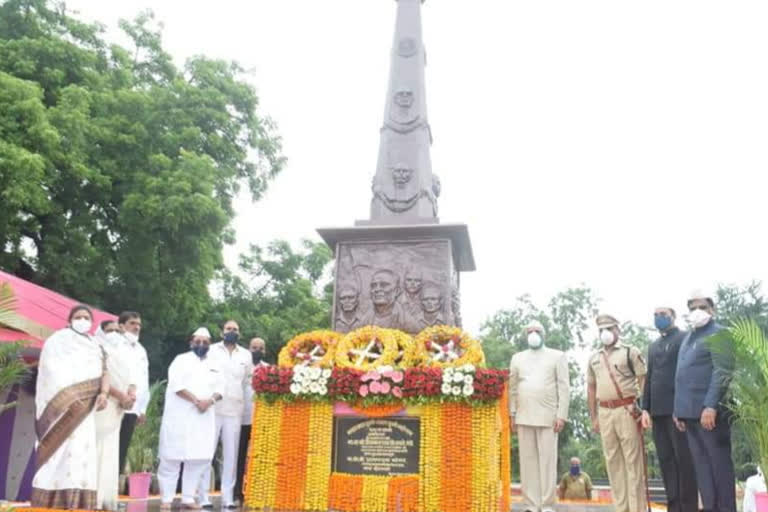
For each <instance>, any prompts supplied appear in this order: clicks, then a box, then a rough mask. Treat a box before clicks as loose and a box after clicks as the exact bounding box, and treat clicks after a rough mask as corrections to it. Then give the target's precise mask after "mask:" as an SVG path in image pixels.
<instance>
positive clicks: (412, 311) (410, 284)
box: [318, 224, 475, 334]
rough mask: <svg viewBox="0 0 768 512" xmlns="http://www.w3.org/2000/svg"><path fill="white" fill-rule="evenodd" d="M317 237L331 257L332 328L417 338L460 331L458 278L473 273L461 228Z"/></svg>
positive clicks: (385, 229)
mask: <svg viewBox="0 0 768 512" xmlns="http://www.w3.org/2000/svg"><path fill="white" fill-rule="evenodd" d="M318 232H319V233H320V235H321V236H322V237H323V239H324V240H325V242H326V243H327V244H328V245H329V246H330V247H331V248H332V249H333V250H334V251H335V255H336V272H335V279H334V303H333V318H332V325H333V328H334V330H336V331H339V332H349V331H350V330H354V329H356V328H358V327H363V326H365V325H378V326H381V327H388V328H395V329H400V330H402V331H405V332H408V333H411V334H416V333H418V332H419V331H421V330H422V329H424V328H426V327H430V326H432V325H461V312H460V307H459V306H460V304H459V272H460V271H471V270H474V269H475V262H474V257H473V255H472V248H471V245H470V242H469V233H468V231H467V227H466V226H465V225H463V224H426V225H399V226H355V227H351V228H326V229H319V230H318Z"/></svg>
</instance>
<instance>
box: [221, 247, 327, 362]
mask: <svg viewBox="0 0 768 512" xmlns="http://www.w3.org/2000/svg"><path fill="white" fill-rule="evenodd" d="M331 259H332V254H331V250H330V249H329V248H328V246H327V245H325V244H324V243H322V242H312V241H309V240H304V241H303V242H302V244H301V249H300V250H298V251H297V250H294V249H293V248H291V246H290V244H288V242H285V241H282V240H277V241H274V242H272V243H271V244H269V246H268V247H267V248H266V249H265V248H262V247H258V246H255V245H254V246H251V248H250V251H249V253H248V254H245V255H242V256H241V258H240V268H239V271H240V272H239V274H238V275H235V274H233V273H231V272H223V273H222V276H221V281H220V286H221V298H220V299H219V300H217V301H216V303H215V304H214V305H213V306H212V308H211V313H210V315H209V317H210V318H216V319H219V321H224V320H225V319H228V318H233V319H235V320H237V321H238V323H239V324H240V330H241V332H243V333H244V336H246V337H248V338H250V337H255V336H258V337H260V338H263V339H264V341H265V342H266V344H267V352H268V359H269V360H271V361H274V360H275V359H276V358H277V353H278V352H279V351H280V348H282V346H283V345H284V344H285V343H286V342H287V341H288V340H290V339H291V338H292V337H294V336H296V335H297V334H300V333H302V332H305V331H310V330H313V329H328V328H330V317H331V315H330V313H331V303H332V293H333V285H332V283H331V282H330V279H329V273H328V266H329V263H330V262H331Z"/></svg>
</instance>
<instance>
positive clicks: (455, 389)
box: [440, 364, 475, 397]
mask: <svg viewBox="0 0 768 512" xmlns="http://www.w3.org/2000/svg"><path fill="white" fill-rule="evenodd" d="M474 382H475V367H474V366H473V365H471V364H465V365H464V366H459V367H456V368H453V367H451V366H449V367H448V368H445V369H443V385H442V386H440V391H441V392H442V394H443V395H446V396H465V397H469V396H472V395H473V394H474V393H475V386H474V385H473V384H474Z"/></svg>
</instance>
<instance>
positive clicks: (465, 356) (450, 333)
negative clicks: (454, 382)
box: [414, 325, 485, 368]
mask: <svg viewBox="0 0 768 512" xmlns="http://www.w3.org/2000/svg"><path fill="white" fill-rule="evenodd" d="M414 341H415V343H416V344H417V345H419V346H420V347H422V350H424V353H426V354H427V357H428V360H427V362H426V364H427V366H439V367H441V368H445V367H449V366H462V365H465V364H473V365H475V366H484V365H485V354H484V353H483V348H482V347H481V346H480V342H479V341H477V340H476V339H474V338H473V337H472V336H470V335H469V334H468V333H466V332H464V331H463V330H462V329H461V328H460V327H454V326H450V325H437V326H435V327H427V328H426V329H424V330H423V331H421V332H420V333H419V334H418V335H417V336H416V339H415V340H414ZM449 347H453V349H455V350H456V353H457V354H458V357H457V358H455V359H451V360H448V361H440V360H437V359H435V357H434V356H433V355H432V354H434V353H438V354H439V353H441V351H448V348H449Z"/></svg>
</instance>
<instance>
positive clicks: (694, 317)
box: [688, 309, 712, 327]
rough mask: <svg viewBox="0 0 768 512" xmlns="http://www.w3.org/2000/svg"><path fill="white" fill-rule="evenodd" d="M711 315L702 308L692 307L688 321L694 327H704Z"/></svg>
mask: <svg viewBox="0 0 768 512" xmlns="http://www.w3.org/2000/svg"><path fill="white" fill-rule="evenodd" d="M711 318H712V315H710V314H709V313H707V312H706V311H704V310H703V309H694V310H693V311H691V312H690V313H689V314H688V321H689V322H691V325H693V326H694V327H704V326H705V325H707V323H708V322H709V320H710V319H711Z"/></svg>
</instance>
